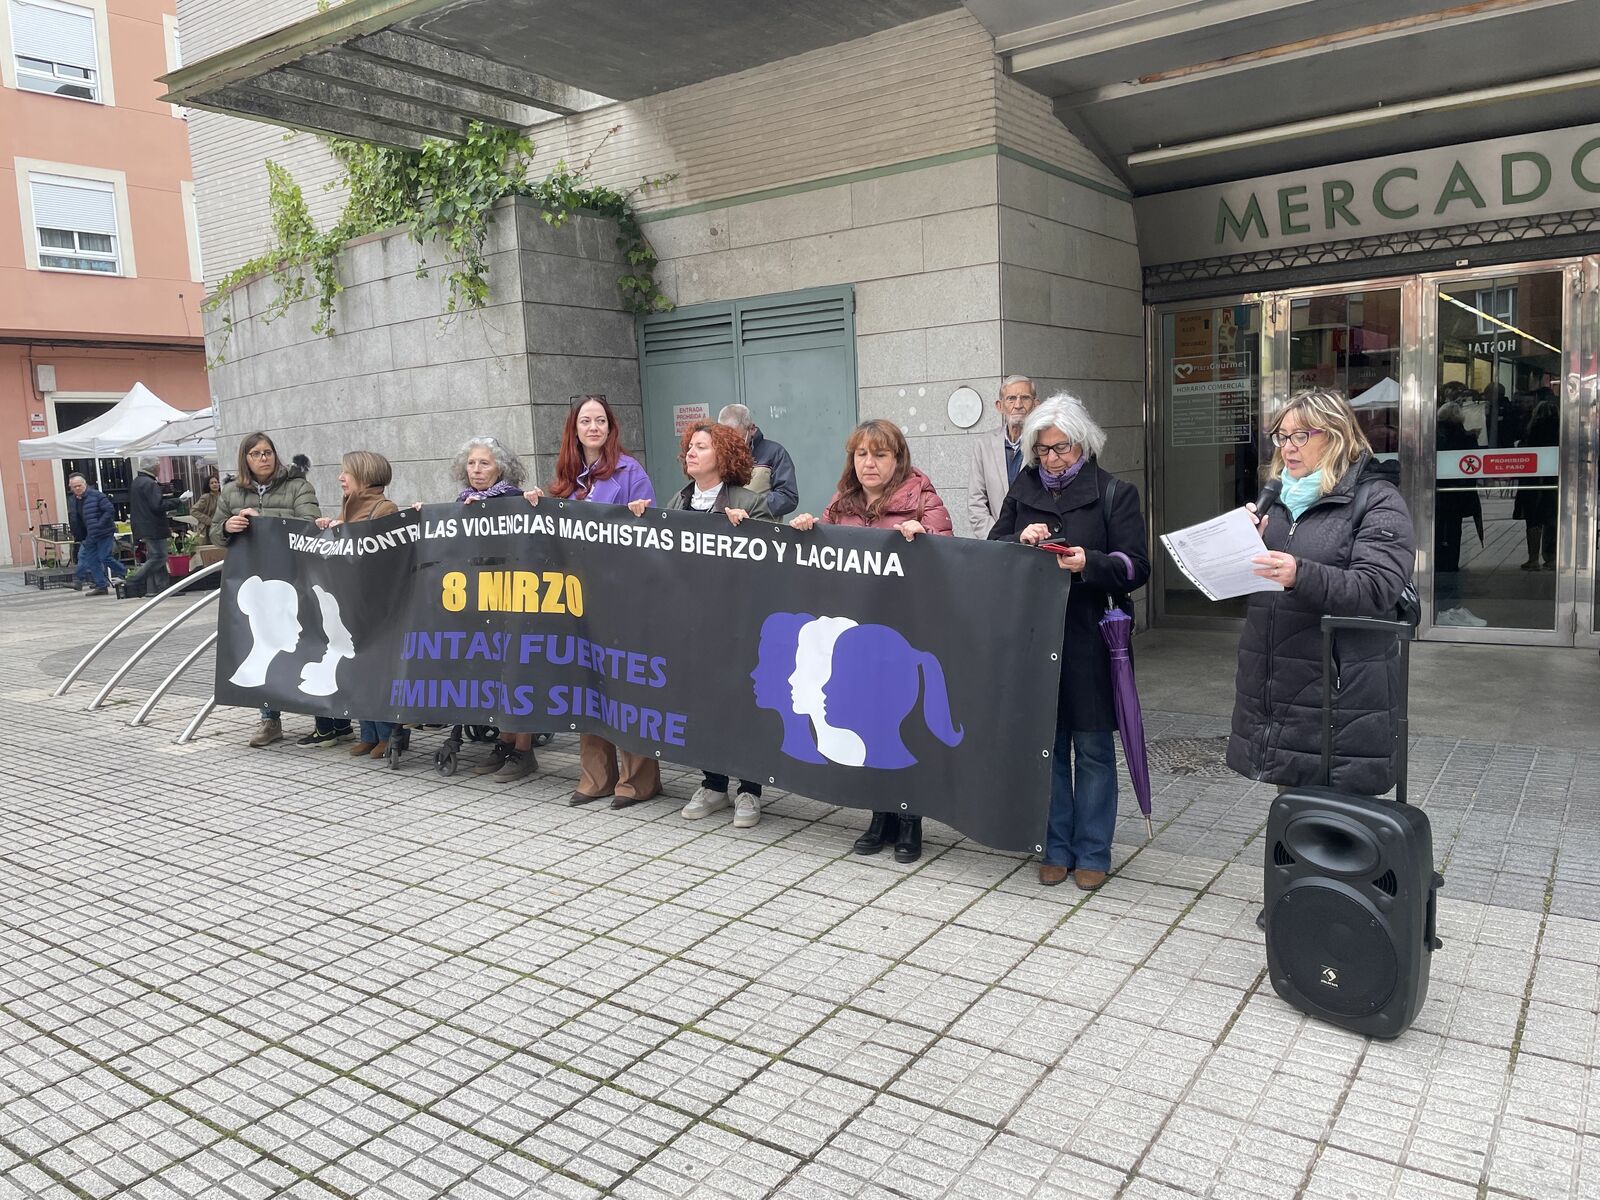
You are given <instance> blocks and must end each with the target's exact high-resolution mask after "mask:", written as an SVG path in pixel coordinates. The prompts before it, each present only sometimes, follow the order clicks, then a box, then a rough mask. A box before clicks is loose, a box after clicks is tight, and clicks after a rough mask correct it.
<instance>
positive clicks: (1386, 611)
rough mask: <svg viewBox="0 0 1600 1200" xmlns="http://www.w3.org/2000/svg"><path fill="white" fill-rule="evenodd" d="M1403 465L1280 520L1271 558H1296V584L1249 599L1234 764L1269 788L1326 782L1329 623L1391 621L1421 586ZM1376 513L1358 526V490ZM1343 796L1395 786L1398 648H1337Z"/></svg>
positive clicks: (1336, 725) (1364, 477) (1336, 749)
mask: <svg viewBox="0 0 1600 1200" xmlns="http://www.w3.org/2000/svg"><path fill="white" fill-rule="evenodd" d="M1398 477H1399V468H1398V466H1397V465H1396V464H1394V463H1380V462H1374V461H1373V460H1372V459H1371V458H1370V457H1367V458H1363V459H1362V460H1360V461H1359V462H1358V463H1357V464H1355V465H1354V466H1352V467H1351V469H1350V470H1348V471H1346V472H1345V474H1344V478H1343V479H1341V480H1340V481H1339V484H1338V486H1337V487H1335V488H1334V490H1333V491H1331V492H1329V493H1328V495H1326V496H1324V497H1323V498H1322V499H1320V500H1318V501H1317V502H1316V503H1315V504H1313V505H1312V506H1311V507H1310V508H1308V509H1306V510H1305V512H1303V513H1301V514H1300V519H1299V520H1298V521H1294V520H1292V519H1291V518H1290V516H1289V510H1288V509H1286V508H1284V507H1283V505H1282V504H1274V505H1273V506H1272V508H1271V509H1270V510H1269V512H1270V520H1268V522H1267V528H1266V530H1265V532H1264V534H1263V535H1262V540H1263V541H1265V542H1266V544H1267V548H1268V549H1269V550H1274V551H1281V552H1284V553H1289V554H1293V555H1294V557H1295V586H1294V587H1293V588H1292V589H1290V590H1288V591H1284V592H1257V593H1255V594H1254V595H1252V596H1251V597H1250V600H1249V605H1248V608H1247V611H1246V615H1245V626H1244V632H1243V634H1241V635H1240V638H1239V671H1238V677H1237V680H1236V684H1235V690H1236V695H1235V699H1234V705H1233V733H1232V736H1231V737H1230V738H1229V739H1228V765H1229V766H1230V767H1232V768H1233V769H1234V770H1235V771H1237V772H1239V774H1241V775H1245V776H1248V777H1249V778H1251V779H1261V780H1265V781H1266V782H1268V783H1276V784H1288V785H1300V784H1310V783H1320V782H1321V781H1322V729H1323V719H1322V627H1321V622H1322V617H1323V616H1324V614H1332V615H1334V616H1341V617H1357V616H1359V617H1387V616H1392V615H1393V614H1394V607H1395V603H1396V602H1397V601H1398V600H1399V599H1400V593H1401V592H1402V591H1403V590H1404V589H1405V586H1406V584H1407V582H1409V581H1410V579H1411V573H1412V568H1413V565H1414V561H1415V553H1414V548H1413V544H1412V533H1411V514H1410V513H1409V512H1407V511H1406V506H1405V501H1404V500H1402V499H1401V497H1400V491H1399V488H1398V487H1396V486H1395V483H1396V480H1397V479H1398ZM1363 481H1369V482H1368V494H1367V500H1366V512H1365V514H1364V515H1363V516H1362V518H1361V522H1360V527H1359V528H1352V519H1353V517H1354V515H1355V506H1354V504H1353V502H1354V500H1355V496H1356V489H1357V487H1358V485H1359V484H1361V483H1362V482H1363ZM1333 669H1334V684H1333V686H1334V696H1333V773H1332V786H1333V787H1335V788H1338V789H1340V790H1341V791H1346V792H1354V793H1356V794H1357V795H1363V796H1377V795H1381V794H1382V793H1384V792H1386V791H1388V790H1389V789H1390V788H1391V787H1393V786H1394V782H1395V776H1394V749H1395V733H1396V729H1397V722H1398V719H1399V715H1400V706H1401V704H1402V703H1403V702H1404V697H1403V696H1401V695H1400V658H1399V647H1398V643H1397V642H1396V641H1395V639H1394V638H1393V637H1392V636H1391V635H1388V634H1383V633H1350V632H1345V633H1339V634H1336V635H1335V636H1334V642H1333Z"/></svg>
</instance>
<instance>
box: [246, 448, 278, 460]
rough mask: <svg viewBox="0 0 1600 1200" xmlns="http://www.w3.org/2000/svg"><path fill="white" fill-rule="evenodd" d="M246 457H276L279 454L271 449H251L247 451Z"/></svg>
mask: <svg viewBox="0 0 1600 1200" xmlns="http://www.w3.org/2000/svg"><path fill="white" fill-rule="evenodd" d="M245 457H246V458H276V457H278V456H277V455H276V454H275V453H273V452H272V451H271V450H250V451H247V452H246V453H245Z"/></svg>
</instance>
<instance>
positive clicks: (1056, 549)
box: [1039, 542, 1072, 557]
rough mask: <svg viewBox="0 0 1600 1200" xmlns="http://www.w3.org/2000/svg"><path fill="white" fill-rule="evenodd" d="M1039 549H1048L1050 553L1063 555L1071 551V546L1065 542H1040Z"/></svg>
mask: <svg viewBox="0 0 1600 1200" xmlns="http://www.w3.org/2000/svg"><path fill="white" fill-rule="evenodd" d="M1039 549H1041V550H1048V551H1050V553H1051V554H1059V555H1061V556H1063V557H1065V556H1066V555H1068V554H1071V553H1072V547H1071V546H1069V545H1067V544H1066V543H1065V542H1040V543H1039Z"/></svg>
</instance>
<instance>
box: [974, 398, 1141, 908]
mask: <svg viewBox="0 0 1600 1200" xmlns="http://www.w3.org/2000/svg"><path fill="white" fill-rule="evenodd" d="M1105 444H1106V435H1105V431H1104V430H1103V429H1101V428H1100V426H1099V425H1097V424H1095V421H1094V418H1093V417H1091V416H1090V415H1089V412H1088V410H1087V409H1086V408H1084V406H1083V403H1082V401H1080V400H1078V399H1076V398H1074V397H1072V396H1069V395H1066V394H1061V395H1056V396H1052V397H1050V399H1048V400H1046V401H1045V402H1044V403H1043V404H1041V405H1039V407H1038V408H1036V409H1034V410H1033V412H1032V413H1030V414H1029V415H1028V419H1027V420H1026V421H1024V422H1023V423H1022V462H1023V466H1022V469H1021V470H1020V471H1018V472H1017V478H1016V480H1015V481H1014V482H1013V483H1012V484H1011V490H1010V491H1009V492H1008V493H1007V494H1006V498H1005V502H1004V503H1003V504H1002V505H1001V506H1000V517H999V519H998V520H996V521H995V523H994V528H993V529H991V530H990V531H989V540H990V541H997V542H1018V543H1021V544H1022V545H1024V546H1043V547H1045V548H1046V549H1047V550H1049V551H1050V552H1051V553H1054V554H1055V555H1056V565H1057V566H1058V567H1060V568H1061V569H1062V570H1063V571H1069V572H1071V586H1070V587H1069V589H1068V591H1067V619H1066V624H1065V626H1064V628H1063V629H1062V641H1061V683H1060V687H1059V689H1058V694H1057V701H1056V738H1055V749H1054V751H1053V761H1052V763H1051V766H1050V819H1049V822H1048V825H1047V828H1046V831H1045V846H1044V857H1043V859H1042V860H1041V862H1040V865H1039V882H1040V883H1041V884H1043V885H1044V886H1045V887H1055V886H1056V885H1057V884H1060V883H1062V882H1064V881H1065V880H1066V879H1067V877H1068V876H1069V875H1070V876H1071V877H1072V882H1073V883H1074V884H1075V885H1076V886H1077V887H1078V888H1080V889H1082V890H1083V891H1086V892H1092V891H1094V890H1095V889H1096V888H1098V887H1099V886H1100V885H1101V884H1102V883H1104V882H1105V878H1106V872H1108V871H1109V870H1110V869H1111V835H1112V832H1113V831H1114V829H1115V827H1116V822H1117V752H1116V748H1115V742H1114V736H1115V730H1116V728H1117V712H1116V706H1115V702H1114V701H1113V699H1112V692H1111V652H1110V651H1109V650H1108V649H1107V648H1106V643H1105V639H1104V638H1103V637H1101V635H1100V618H1101V617H1103V616H1105V614H1106V609H1107V606H1108V605H1112V604H1116V605H1120V606H1122V607H1124V608H1126V609H1127V610H1128V611H1129V612H1132V607H1131V601H1130V600H1129V599H1128V597H1129V593H1131V592H1132V591H1133V590H1134V589H1135V588H1139V587H1143V586H1144V582H1145V580H1146V579H1148V578H1149V577H1150V558H1149V555H1148V553H1147V551H1146V546H1145V536H1144V517H1143V515H1142V514H1141V513H1140V510H1139V490H1138V489H1137V488H1136V487H1134V486H1133V484H1131V483H1129V482H1127V481H1126V480H1124V479H1119V478H1118V477H1117V476H1115V475H1113V474H1111V472H1109V471H1107V470H1106V469H1105V468H1103V467H1102V466H1101V465H1100V463H1099V461H1098V459H1099V457H1100V454H1101V452H1102V451H1103V450H1104V449H1105ZM1063 578H1066V577H1065V576H1063Z"/></svg>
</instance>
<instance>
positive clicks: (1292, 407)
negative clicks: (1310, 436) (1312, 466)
mask: <svg viewBox="0 0 1600 1200" xmlns="http://www.w3.org/2000/svg"><path fill="white" fill-rule="evenodd" d="M1290 413H1293V414H1294V416H1295V418H1296V420H1297V421H1298V422H1299V424H1300V428H1302V429H1320V430H1321V431H1322V435H1323V436H1324V437H1326V438H1327V439H1328V448H1327V450H1326V451H1324V452H1323V455H1322V461H1321V463H1320V464H1319V469H1320V470H1321V471H1322V494H1323V495H1324V496H1326V495H1327V494H1328V493H1329V492H1331V491H1333V489H1334V488H1336V487H1338V486H1339V480H1341V479H1343V478H1344V473H1345V472H1346V471H1348V470H1349V469H1350V468H1351V467H1352V466H1354V465H1355V464H1356V462H1357V461H1358V460H1359V459H1360V458H1361V456H1362V455H1363V454H1371V453H1372V444H1371V443H1370V442H1368V441H1367V435H1366V434H1365V433H1363V432H1362V430H1361V422H1360V421H1358V420H1357V419H1356V413H1355V409H1353V408H1351V407H1350V402H1349V401H1348V400H1346V399H1345V398H1344V395H1343V393H1341V392H1334V391H1328V390H1325V389H1312V390H1311V391H1307V392H1296V393H1295V394H1294V395H1293V396H1290V397H1289V400H1288V403H1286V404H1285V405H1284V406H1283V407H1282V408H1280V409H1279V410H1278V411H1277V412H1276V413H1274V414H1273V417H1272V421H1271V422H1270V423H1269V424H1268V425H1267V434H1268V436H1271V435H1274V434H1276V433H1277V432H1278V430H1279V429H1280V428H1281V427H1282V425H1283V419H1284V418H1285V417H1287V416H1288V415H1289V414H1290ZM1282 474H1283V449H1282V447H1279V446H1274V447H1273V448H1272V465H1271V466H1270V467H1269V468H1268V469H1267V478H1268V479H1277V478H1278V477H1279V476H1281V475H1282Z"/></svg>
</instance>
